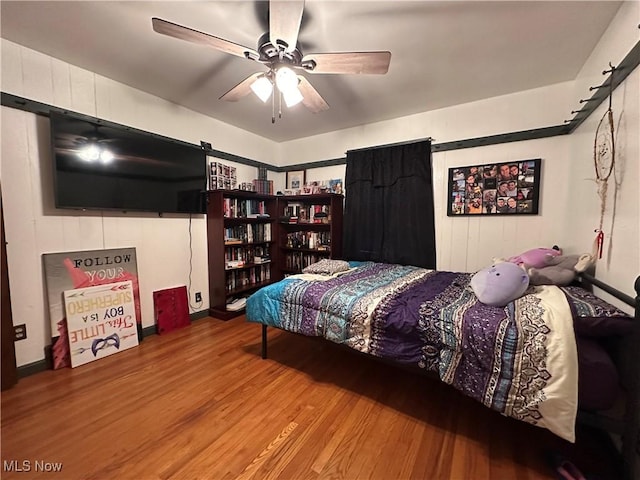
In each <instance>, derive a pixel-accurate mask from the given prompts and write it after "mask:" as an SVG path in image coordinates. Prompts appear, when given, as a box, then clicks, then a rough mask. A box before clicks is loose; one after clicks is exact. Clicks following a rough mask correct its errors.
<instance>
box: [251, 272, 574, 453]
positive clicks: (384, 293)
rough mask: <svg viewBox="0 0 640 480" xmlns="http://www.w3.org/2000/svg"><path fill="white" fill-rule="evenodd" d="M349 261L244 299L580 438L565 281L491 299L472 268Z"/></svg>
mask: <svg viewBox="0 0 640 480" xmlns="http://www.w3.org/2000/svg"><path fill="white" fill-rule="evenodd" d="M351 265H352V266H353V268H351V269H350V270H348V271H346V272H341V273H338V274H335V275H331V276H326V275H305V274H301V275H293V276H290V277H287V278H285V279H284V280H283V281H281V282H278V283H276V284H273V285H269V286H267V287H265V288H262V289H261V290H259V291H258V292H256V293H255V294H254V295H252V296H251V297H250V298H249V299H248V300H247V310H246V316H247V320H248V321H252V322H258V323H263V324H266V325H270V326H273V327H278V328H281V329H283V330H288V331H292V332H296V333H300V334H304V335H312V336H322V337H325V338H327V339H328V340H331V341H333V342H336V343H341V344H344V345H347V346H349V347H351V348H353V349H355V350H359V351H361V352H365V353H368V354H370V355H374V356H378V357H384V358H386V359H391V360H394V361H396V362H400V363H404V364H410V365H414V366H418V367H420V368H423V369H426V370H429V371H432V372H436V373H437V374H438V375H439V377H440V379H441V380H442V381H444V382H446V383H448V384H450V385H452V386H454V387H455V388H457V389H459V390H461V391H462V392H464V393H465V394H466V395H468V396H470V397H472V398H474V399H476V400H478V401H480V402H482V403H483V404H484V405H486V406H487V407H490V408H492V409H494V410H496V411H498V412H500V413H501V414H503V415H507V416H510V417H513V418H516V419H519V420H522V421H525V422H528V423H531V424H534V425H537V426H540V427H544V428H547V429H549V430H551V431H552V432H554V433H555V434H557V435H558V436H560V437H562V438H564V439H566V440H569V441H571V442H573V441H574V440H575V433H574V426H575V417H576V411H577V403H578V402H577V384H578V366H577V354H576V345H575V338H574V333H573V324H572V317H571V312H570V309H569V306H568V303H567V301H566V298H565V295H564V294H563V293H562V291H561V290H560V289H559V288H557V287H554V286H543V287H531V288H530V289H529V290H528V291H527V293H526V294H525V295H524V296H522V297H521V298H519V299H517V300H516V301H514V302H511V303H510V304H508V305H507V306H505V307H491V306H488V305H485V304H483V303H480V302H479V301H478V299H477V298H476V296H475V295H474V293H473V291H472V290H471V288H470V287H469V282H470V279H471V276H472V274H469V273H456V272H438V271H433V270H427V269H423V268H419V267H413V266H402V265H391V264H382V263H373V262H362V263H360V262H352V263H351Z"/></svg>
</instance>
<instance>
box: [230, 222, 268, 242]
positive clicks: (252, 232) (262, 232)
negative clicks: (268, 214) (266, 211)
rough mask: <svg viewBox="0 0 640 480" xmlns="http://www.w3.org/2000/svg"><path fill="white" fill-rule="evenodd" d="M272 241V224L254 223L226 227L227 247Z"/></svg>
mask: <svg viewBox="0 0 640 480" xmlns="http://www.w3.org/2000/svg"><path fill="white" fill-rule="evenodd" d="M270 241H271V224H270V223H253V224H243V225H236V226H234V227H226V228H225V229H224V243H225V245H233V244H238V243H259V242H270Z"/></svg>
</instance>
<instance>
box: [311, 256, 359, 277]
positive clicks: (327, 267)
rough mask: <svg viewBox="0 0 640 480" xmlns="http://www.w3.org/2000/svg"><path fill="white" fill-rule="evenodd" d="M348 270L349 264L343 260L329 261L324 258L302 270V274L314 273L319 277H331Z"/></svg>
mask: <svg viewBox="0 0 640 480" xmlns="http://www.w3.org/2000/svg"><path fill="white" fill-rule="evenodd" d="M347 270H349V262H346V261H344V260H330V259H328V258H324V259H322V260H320V261H319V262H316V263H312V264H311V265H309V266H308V267H305V268H303V269H302V273H315V274H319V275H333V274H334V273H339V272H345V271H347Z"/></svg>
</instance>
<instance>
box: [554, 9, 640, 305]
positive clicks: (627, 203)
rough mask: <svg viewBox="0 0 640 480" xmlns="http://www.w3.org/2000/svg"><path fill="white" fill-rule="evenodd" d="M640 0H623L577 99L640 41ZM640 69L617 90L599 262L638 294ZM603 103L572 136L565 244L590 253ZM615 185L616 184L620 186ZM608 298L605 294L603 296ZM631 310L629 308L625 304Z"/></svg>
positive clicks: (596, 216) (608, 277) (600, 272)
mask: <svg viewBox="0 0 640 480" xmlns="http://www.w3.org/2000/svg"><path fill="white" fill-rule="evenodd" d="M639 24H640V2H625V4H623V7H622V8H621V9H620V11H619V12H618V14H617V15H616V17H615V18H614V20H613V21H612V23H611V25H610V26H609V28H608V29H607V31H606V32H605V34H604V35H603V36H602V39H601V40H600V42H599V43H598V45H597V47H596V48H595V49H594V50H593V52H592V53H591V55H590V57H589V59H588V60H587V62H586V63H585V65H584V67H583V68H582V70H581V72H580V74H579V76H578V79H577V81H576V88H577V89H578V90H577V92H576V97H578V98H589V97H591V95H592V94H593V92H590V91H589V87H590V86H597V85H601V84H602V83H603V82H604V80H605V79H606V77H605V76H603V75H602V71H603V70H608V69H609V62H610V63H611V64H612V65H614V66H616V65H619V64H620V61H621V60H622V59H623V58H624V57H625V56H626V55H627V53H628V52H629V50H631V48H633V46H634V45H635V44H636V43H637V42H638V41H640V29H639V28H638V25H639ZM639 70H640V69H638V68H636V69H635V70H634V71H633V72H632V73H631V74H630V75H629V76H628V77H627V78H626V79H625V81H624V82H623V84H622V85H620V86H619V87H618V88H617V89H616V90H615V91H614V92H613V96H612V104H611V105H612V111H613V117H614V125H615V136H614V138H615V150H616V155H615V177H614V176H612V177H611V179H610V181H609V182H608V183H609V187H608V195H607V197H606V203H605V207H606V208H605V213H604V221H603V231H604V233H605V242H604V248H603V256H602V259H600V260H599V261H598V263H597V267H596V273H597V276H598V278H600V279H602V280H603V281H605V282H608V283H612V284H614V285H615V286H616V287H617V288H619V289H620V290H623V291H625V292H626V293H628V294H629V295H632V296H634V292H633V290H632V289H631V288H630V286H631V285H633V282H634V281H635V279H636V277H637V276H638V274H640V231H639V230H640V189H639V188H638V185H640V71H639ZM608 105H609V104H608V101H605V102H604V103H603V104H602V105H600V106H599V107H598V109H597V110H596V111H595V112H594V113H593V114H592V115H591V116H590V117H589V118H588V119H587V120H586V121H585V122H584V123H583V124H582V125H580V127H578V128H577V129H576V131H575V132H574V133H573V134H572V135H571V137H570V147H571V150H570V157H569V158H570V160H571V162H570V164H571V165H570V175H569V178H568V180H567V182H566V185H567V193H568V196H569V203H568V207H567V208H566V209H565V217H564V220H563V223H564V224H565V225H566V229H565V231H564V233H565V238H564V241H563V243H564V244H565V245H568V246H570V247H571V248H574V249H577V250H586V251H591V247H592V243H593V240H594V237H595V233H594V230H595V229H597V228H598V227H599V224H600V209H601V201H600V197H599V196H598V194H597V189H596V183H595V169H594V161H593V144H594V138H595V132H596V129H597V127H598V123H599V122H600V119H601V118H602V116H603V115H604V113H605V112H606V110H607V108H608ZM616 183H617V184H618V187H616ZM605 296H606V295H605ZM627 310H629V309H628V307H627Z"/></svg>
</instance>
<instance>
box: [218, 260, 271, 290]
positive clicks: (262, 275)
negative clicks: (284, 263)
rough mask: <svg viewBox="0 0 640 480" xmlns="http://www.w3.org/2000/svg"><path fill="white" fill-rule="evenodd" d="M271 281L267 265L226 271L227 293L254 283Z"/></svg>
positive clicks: (269, 269)
mask: <svg viewBox="0 0 640 480" xmlns="http://www.w3.org/2000/svg"><path fill="white" fill-rule="evenodd" d="M270 279H271V268H270V265H269V264H266V265H256V266H255V267H251V268H247V269H244V270H228V271H227V278H226V288H227V293H229V292H233V291H234V290H236V289H238V288H242V287H247V286H249V285H255V284H256V283H262V282H266V281H268V280H270Z"/></svg>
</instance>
